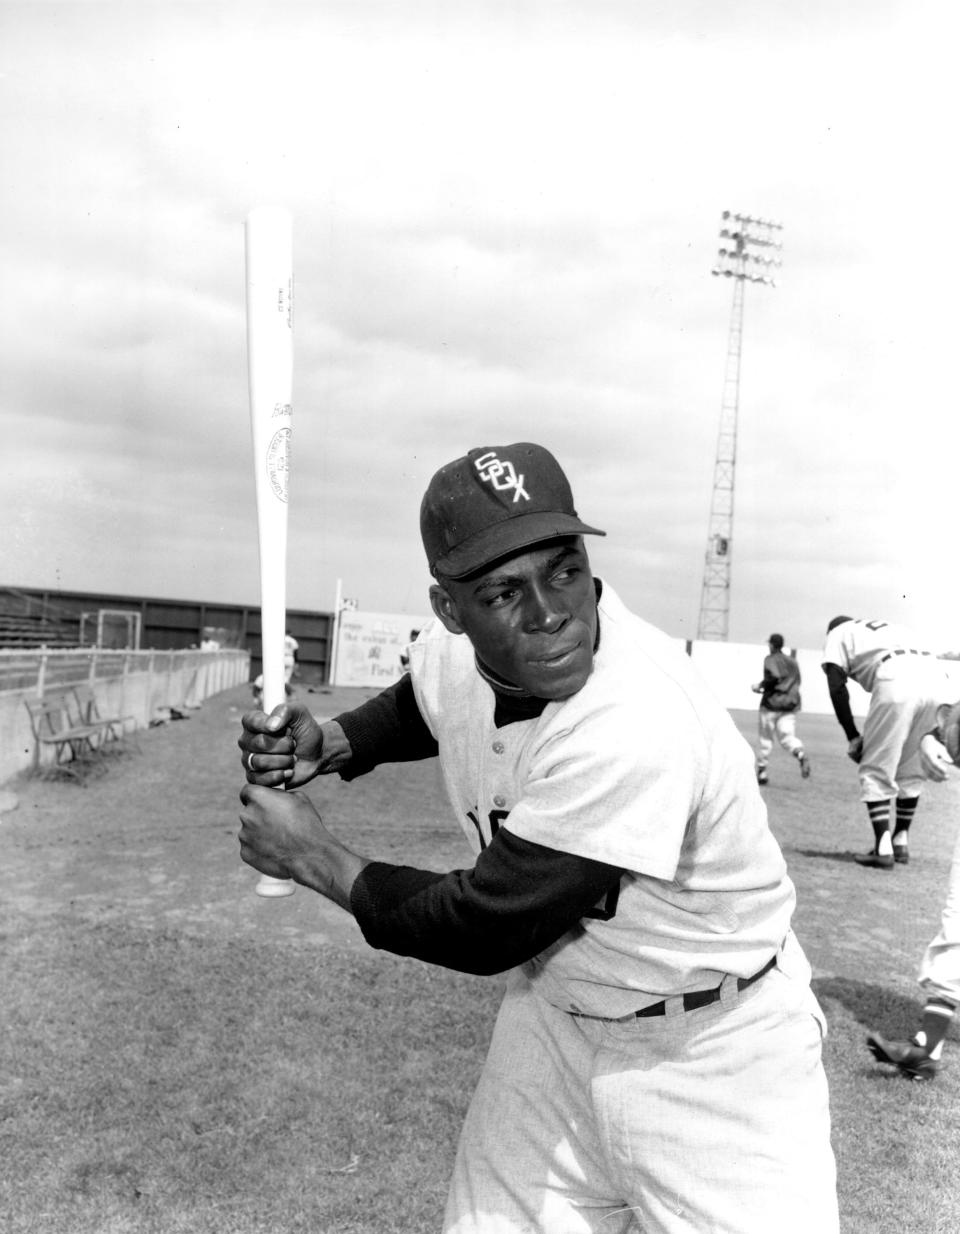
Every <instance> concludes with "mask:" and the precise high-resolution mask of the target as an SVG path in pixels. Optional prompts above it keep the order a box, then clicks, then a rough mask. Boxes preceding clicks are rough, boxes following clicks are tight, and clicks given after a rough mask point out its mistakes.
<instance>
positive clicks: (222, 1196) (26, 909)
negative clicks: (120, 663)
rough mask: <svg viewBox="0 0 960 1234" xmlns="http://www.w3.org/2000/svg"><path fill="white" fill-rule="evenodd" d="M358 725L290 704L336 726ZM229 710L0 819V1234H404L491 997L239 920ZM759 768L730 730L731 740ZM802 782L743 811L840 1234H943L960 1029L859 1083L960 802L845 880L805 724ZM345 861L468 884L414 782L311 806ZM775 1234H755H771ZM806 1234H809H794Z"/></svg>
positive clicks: (25, 801)
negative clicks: (775, 913) (816, 1094)
mask: <svg viewBox="0 0 960 1234" xmlns="http://www.w3.org/2000/svg"><path fill="white" fill-rule="evenodd" d="M363 697H365V694H364V692H358V691H352V692H351V691H336V692H334V693H333V694H326V693H318V694H310V695H307V696H306V697H305V701H307V703H308V704H309V705H311V706H312V707H313V709H314V710H315V711H316V712H317V713H318V714H325V715H332V714H335V712H336V711H338V710H341V709H343V708H344V707H345V706H349V705H353V704H354V703H355V702H357V701H360V700H361V699H362V698H363ZM248 698H249V696H248V693H247V691H246V690H245V689H238V690H234V691H229V692H227V693H225V694H223V695H220V696H218V697H217V698H214V699H211V700H208V702H207V703H206V704H205V705H204V707H203V709H202V710H200V711H197V712H192V713H190V719H189V720H186V721H182V722H178V723H174V724H169V725H166V726H164V727H162V728H157V729H151V730H149V731H148V732H147V733H145V734H143V754H142V755H141V756H137V755H130V756H125V757H122V758H118V759H116V760H113V761H112V764H111V766H110V769H109V771H108V773H107V774H106V775H104V776H102V777H101V778H99V779H96V780H93V781H91V782H90V783H89V785H88V786H87V787H77V786H76V785H74V784H71V783H59V782H25V783H22V784H17V785H14V786H13V787H14V788H15V791H16V792H17V794H18V796H19V797H20V804H19V807H18V808H17V809H16V810H15V811H14V812H12V813H9V814H6V815H4V816H3V817H2V819H0V852H2V857H3V860H2V863H0V931H2V941H3V949H2V959H0V1017H2V1026H3V1035H2V1040H0V1228H2V1230H3V1231H4V1234H127V1232H133V1231H136V1232H138V1234H140V1232H144V1234H181V1232H182V1234H187V1232H188V1231H189V1232H190V1234H267V1232H274V1231H276V1232H278V1234H280V1232H284V1234H288V1232H289V1234H293V1232H300V1231H303V1232H304V1234H306V1232H307V1231H309V1232H310V1234H390V1232H392V1231H396V1232H397V1234H421V1232H423V1234H427V1232H433V1231H436V1230H437V1229H438V1226H439V1217H440V1213H441V1211H442V1205H443V1197H444V1191H445V1186H446V1179H447V1176H448V1173H449V1169H450V1165H451V1161H452V1156H453V1151H454V1147H455V1141H456V1135H457V1130H458V1127H459V1124H460V1121H461V1118H462V1115H463V1112H464V1110H465V1108H466V1103H467V1100H468V1098H469V1094H470V1090H471V1088H472V1085H473V1083H474V1080H475V1078H476V1076H477V1073H478V1070H479V1067H480V1064H481V1061H482V1058H483V1053H484V1048H485V1043H486V1039H487V1035H488V1033H489V1029H490V1025H491V1022H492V1018H493V1015H494V1012H495V1009H496V1004H497V1001H498V997H499V992H500V988H501V983H500V980H499V979H480V978H471V977H464V976H460V975H457V974H454V973H449V972H445V971H440V970H434V969H430V968H428V967H426V966H424V965H421V964H418V963H416V962H414V961H408V960H403V959H399V958H396V957H392V956H389V955H386V954H380V953H375V952H372V951H370V950H369V949H367V948H366V947H365V945H364V944H363V942H362V940H361V939H360V937H359V933H358V931H357V930H356V928H355V926H354V924H353V922H352V919H350V918H349V917H348V916H347V915H346V914H345V913H342V912H341V911H340V910H339V909H336V908H334V907H332V906H331V905H328V904H327V903H325V902H324V901H322V900H320V899H319V898H318V897H316V896H314V895H312V894H311V893H308V892H306V891H304V890H302V889H301V890H299V891H298V893H297V894H296V895H295V896H293V897H292V898H290V899H288V900H283V901H265V900H261V899H259V898H258V897H256V896H255V895H254V894H253V886H254V882H255V876H254V874H253V873H252V871H250V870H249V869H247V868H246V867H244V866H243V865H242V864H241V863H240V861H239V857H238V850H237V844H236V828H237V824H236V815H237V792H238V790H239V787H240V776H239V774H238V771H239V764H238V761H237V751H236V745H235V742H236V736H237V726H238V719H239V715H240V713H241V711H242V710H243V709H244V708H245V707H246V706H247V703H248ZM735 718H736V720H737V722H738V724H740V725H741V727H742V728H743V731H744V732H745V734H746V735H747V736H748V737H749V738H750V739H751V741H752V739H753V726H754V716H753V714H747V713H743V714H738V715H737V716H736V717H735ZM800 731H801V733H802V735H803V736H804V738H805V740H806V741H807V744H808V748H809V752H810V754H811V756H812V761H813V775H812V777H811V779H810V780H809V781H802V780H801V779H800V776H799V772H798V768H797V765H796V763H795V762H794V761H793V760H791V759H788V758H787V757H786V756H785V755H783V753H782V752H781V751H779V750H777V751H775V753H774V757H773V760H772V763H771V783H770V785H769V787H768V788H767V789H765V790H764V791H765V795H766V799H767V802H768V805H769V809H770V817H771V822H772V825H773V828H774V831H775V832H776V834H777V836H778V838H779V840H780V842H781V844H782V846H783V849H784V852H785V855H786V858H787V862H788V864H789V867H790V871H791V874H792V877H793V879H794V881H795V883H796V885H797V891H798V910H797V915H796V918H795V927H796V930H797V933H798V935H799V937H800V940H801V942H802V943H803V945H804V946H805V948H806V950H807V953H808V955H809V956H810V959H811V962H812V963H813V966H814V971H815V988H816V992H817V994H818V996H819V998H820V1000H821V1002H822V1004H823V1006H824V1009H825V1011H826V1013H827V1018H828V1021H829V1024H830V1034H829V1037H828V1041H827V1044H826V1049H825V1061H826V1067H827V1072H828V1075H829V1078H830V1082H831V1095H832V1108H833V1121H834V1145H835V1149H836V1153H837V1160H838V1166H839V1171H840V1198H841V1212H842V1219H843V1220H842V1228H843V1230H844V1234H956V1231H958V1230H960V1184H958V1178H960V1147H958V1137H957V1134H956V1126H957V1115H956V1111H957V1109H958V1108H960V1049H958V1048H957V1036H958V1034H957V1030H956V1028H954V1029H953V1031H952V1034H951V1038H950V1040H949V1041H948V1043H947V1047H946V1052H945V1063H944V1068H943V1070H942V1071H941V1074H940V1075H939V1077H938V1078H937V1080H936V1081H935V1082H934V1083H933V1084H929V1085H921V1084H911V1083H908V1082H907V1081H905V1080H903V1079H901V1078H900V1077H899V1076H897V1075H892V1074H890V1073H889V1071H888V1070H885V1069H882V1068H879V1067H878V1066H877V1065H876V1064H874V1063H873V1061H872V1060H871V1059H870V1057H869V1055H868V1054H867V1052H866V1050H865V1048H864V1036H865V1033H866V1031H867V1029H868V1028H870V1027H877V1028H879V1029H880V1030H881V1031H883V1032H885V1033H887V1034H889V1035H892V1036H907V1035H909V1033H910V1032H912V1030H913V1028H914V1027H915V1025H916V1019H917V1012H918V1007H919V1002H918V992H917V989H916V986H915V973H916V967H917V962H918V960H919V958H920V954H921V952H922V949H923V947H924V946H925V944H926V943H927V941H928V940H929V938H930V937H932V935H933V933H934V932H935V930H936V927H937V921H938V918H939V912H940V906H941V902H942V898H943V892H944V888H945V885H946V877H947V870H948V863H949V856H950V852H951V850H952V843H953V838H954V835H955V833H956V830H957V826H958V824H960V784H957V783H951V784H948V785H945V786H935V787H933V788H931V791H930V793H929V796H928V798H926V799H925V801H924V802H923V803H922V804H921V807H920V811H919V812H918V817H917V822H916V824H915V826H914V831H913V849H912V852H913V857H912V861H911V863H910V865H909V866H906V867H898V868H897V869H896V870H894V871H892V872H886V871H873V870H864V869H861V868H860V867H859V866H857V865H856V864H855V863H854V862H853V858H852V854H853V852H855V851H860V850H864V849H865V848H866V847H867V846H868V841H869V832H868V828H867V825H866V821H865V811H863V807H862V806H861V805H860V804H859V802H858V801H857V799H856V797H857V787H856V776H855V771H854V769H853V767H852V764H850V763H849V762H848V761H847V760H846V759H845V758H844V756H843V749H844V744H845V743H844V739H843V736H842V734H841V733H840V730H839V728H838V727H837V725H836V724H835V722H834V721H833V720H832V719H829V718H827V717H819V716H809V717H808V716H804V717H802V719H801V722H800ZM311 795H312V796H313V797H314V799H315V800H316V801H317V803H318V804H319V805H320V808H321V810H322V811H323V813H324V814H325V816H326V817H327V819H328V821H329V822H330V824H331V826H333V827H334V829H335V830H338V831H339V832H340V834H342V835H343V836H344V838H346V839H348V842H349V843H350V844H351V845H352V846H353V847H355V848H357V849H358V850H359V851H361V852H368V853H369V854H371V855H375V856H377V857H381V858H384V859H386V860H398V861H404V862H408V863H410V864H415V865H422V866H429V867H431V868H435V869H445V868H449V867H451V866H454V865H463V864H465V863H466V862H468V861H469V854H468V851H467V849H466V845H465V843H464V842H463V841H462V840H461V839H460V838H459V836H458V834H456V833H455V832H454V831H453V830H452V828H451V826H450V824H449V822H448V813H447V809H446V806H445V803H444V801H443V798H442V794H441V791H440V785H439V779H438V775H437V769H436V766H435V765H434V764H420V765H415V766H406V767H397V768H385V769H381V770H380V771H378V772H376V773H375V774H374V775H373V776H371V777H368V778H367V779H366V780H364V781H360V782H357V783H355V784H353V785H344V784H342V783H341V782H340V781H338V780H332V781H324V782H322V783H321V784H319V785H317V786H316V788H315V789H311ZM772 1234H775V1232H772ZM811 1234H817V1232H816V1231H813V1230H812V1231H811Z"/></svg>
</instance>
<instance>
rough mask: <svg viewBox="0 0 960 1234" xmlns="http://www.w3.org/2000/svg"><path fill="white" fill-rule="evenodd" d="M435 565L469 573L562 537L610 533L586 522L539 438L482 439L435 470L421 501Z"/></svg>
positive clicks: (455, 575) (437, 569) (453, 574)
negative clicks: (488, 442) (494, 442)
mask: <svg viewBox="0 0 960 1234" xmlns="http://www.w3.org/2000/svg"><path fill="white" fill-rule="evenodd" d="M420 534H421V536H422V537H423V547H424V549H425V550H426V554H427V563H428V565H429V566H430V570H431V572H432V573H433V574H434V575H436V577H438V578H439V577H440V576H441V575H443V576H445V577H446V578H451V579H461V578H466V577H467V576H468V575H470V574H473V573H476V572H477V571H478V570H480V569H481V568H482V567H483V566H485V565H488V564H489V563H490V562H492V561H497V560H500V559H502V558H505V557H507V556H509V555H510V554H512V553H517V552H520V551H521V550H522V549H526V548H529V547H531V546H532V545H534V544H539V543H541V542H542V541H544V540H555V539H557V538H558V537H560V536H584V535H587V536H590V535H593V536H602V535H603V532H602V531H599V530H598V529H597V528H596V527H589V526H587V524H586V523H584V522H583V521H582V519H581V518H580V516H579V515H578V514H577V511H576V510H575V508H574V505H573V493H571V491H570V483H569V481H568V480H567V477H566V476H565V475H564V474H563V469H562V467H561V466H560V464H559V463H558V462H557V460H556V459H555V458H554V457H553V455H552V454H551V453H550V451H549V450H545V449H544V448H543V446H538V445H536V444H535V443H534V442H531V441H515V442H514V443H513V444H512V445H506V446H475V447H474V448H473V449H472V450H469V451H468V452H467V454H466V455H465V456H463V457H462V458H458V459H454V460H453V462H452V463H447V465H446V466H445V467H441V468H440V470H439V471H438V472H436V474H435V475H434V477H433V479H432V480H431V481H430V484H429V485H428V487H427V491H426V492H425V493H424V495H423V501H422V502H421V504H420Z"/></svg>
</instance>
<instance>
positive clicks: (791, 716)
mask: <svg viewBox="0 0 960 1234" xmlns="http://www.w3.org/2000/svg"><path fill="white" fill-rule="evenodd" d="M767 646H768V647H769V648H770V654H769V655H768V656H765V657H764V661H763V680H762V681H758V682H757V684H756V685H755V686H753V687H752V689H753V692H754V693H755V694H761V695H762V696H763V697H762V698H761V699H760V711H759V717H760V718H759V734H760V736H759V741H758V744H757V783H758V784H766V783H767V766H768V764H769V762H770V754H771V753H772V751H773V743H774V740H775V739H776V740H777V741H779V742H780V745H781V746H782V747H783V748H784V750H786V752H787V753H788V754H792V755H793V757H794V758H795V759H796V760H797V761H798V762H799V764H800V774H801V775H802V776H803V778H804V779H805V780H806V779H807V778H808V777H809V775H810V760H809V759H808V758H807V756H806V753H805V752H804V748H803V742H802V741H801V740H800V738H799V737H798V736H797V732H796V720H797V712H798V711H799V710H800V668H799V665H798V664H797V662H796V660H795V659H794V658H793V656H791V655H787V653H786V652H785V651H784V650H783V635H782V634H771V635H770V637H769V639H768V640H767Z"/></svg>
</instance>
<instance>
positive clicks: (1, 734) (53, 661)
mask: <svg viewBox="0 0 960 1234" xmlns="http://www.w3.org/2000/svg"><path fill="white" fill-rule="evenodd" d="M249 680H250V653H249V652H248V651H241V650H236V649H223V650H220V651H196V650H193V649H190V650H186V651H109V650H103V649H99V648H94V647H90V648H81V649H78V650H69V651H56V650H47V649H45V648H39V649H37V650H16V651H0V784H3V783H5V782H6V781H7V780H9V779H11V778H12V777H13V776H15V775H18V774H19V773H22V772H29V771H32V770H34V769H35V768H36V767H37V766H40V765H42V762H43V761H45V760H46V759H49V758H51V757H52V754H51V752H50V751H49V750H46V751H42V752H41V751H39V750H38V749H37V747H36V742H35V740H34V736H33V730H32V729H31V727H30V716H29V713H28V712H27V708H26V707H25V706H24V700H25V699H27V698H42V697H44V695H46V694H52V693H56V692H62V691H64V690H69V689H70V687H71V686H77V685H85V686H89V687H90V688H91V689H92V690H93V692H94V696H95V698H96V700H97V706H98V707H99V710H100V712H101V713H102V714H104V715H123V716H130V717H131V718H132V720H133V722H134V724H135V725H136V727H137V728H146V727H148V726H149V724H150V722H151V721H155V720H157V719H163V718H164V717H165V715H169V709H170V708H171V707H173V708H178V709H179V708H187V709H190V708H196V707H199V706H201V705H202V704H203V702H204V700H205V699H208V698H210V697H211V696H212V695H214V694H219V693H220V692H221V691H222V690H229V689H231V688H232V687H233V686H237V685H241V684H242V683H243V682H245V681H249Z"/></svg>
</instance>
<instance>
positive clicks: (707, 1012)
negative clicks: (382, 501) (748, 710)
mask: <svg viewBox="0 0 960 1234" xmlns="http://www.w3.org/2000/svg"><path fill="white" fill-rule="evenodd" d="M421 532H422V538H423V544H424V547H425V549H426V555H427V562H428V565H429V568H430V571H431V573H432V574H433V577H434V580H435V581H434V583H433V585H432V586H431V588H430V602H431V605H432V608H433V613H434V617H433V619H432V620H431V622H430V623H429V624H428V625H427V626H426V627H425V628H424V629H423V630H422V631H421V633H420V635H419V637H418V638H417V640H416V642H415V643H414V644H413V645H412V647H411V649H410V671H409V675H407V676H404V677H403V678H402V679H401V681H400V682H399V683H398V684H397V685H395V686H393V687H391V688H390V689H388V690H386V691H384V693H382V694H380V695H379V696H377V697H376V698H374V699H372V700H370V701H368V702H367V703H365V704H364V705H363V706H361V707H359V708H357V709H356V710H354V711H350V712H347V713H345V714H343V715H341V716H339V717H337V719H335V720H331V721H327V722H325V723H323V724H318V723H317V722H316V721H315V720H314V719H313V717H312V716H311V715H310V714H309V712H308V711H306V709H304V708H302V707H298V706H289V705H288V706H284V707H281V708H279V709H277V711H276V713H275V714H274V715H273V716H271V717H269V718H268V717H267V716H266V715H264V714H263V712H251V713H249V714H247V715H245V716H244V718H243V734H242V737H241V739H240V746H241V749H242V750H243V760H244V768H245V770H246V773H247V780H248V784H247V785H246V786H245V788H244V790H243V792H242V794H241V799H242V802H243V810H242V813H241V821H242V826H241V831H240V845H241V855H242V857H243V859H244V860H245V861H247V862H248V863H249V864H251V865H252V866H254V867H255V868H256V869H258V870H260V871H262V872H264V873H266V874H270V875H273V876H274V877H282V878H288V877H289V878H293V879H295V880H296V881H297V882H299V883H302V884H303V885H304V886H306V887H311V888H313V889H314V890H315V891H318V892H320V894H321V895H324V896H327V897H328V898H329V899H331V900H333V901H334V902H335V903H337V904H339V905H341V906H342V907H343V908H345V909H347V910H348V911H350V912H352V913H353V914H354V916H355V917H356V919H357V921H358V922H359V925H360V928H361V929H362V931H363V934H364V937H365V938H366V939H367V941H368V942H369V943H370V944H371V945H372V946H373V947H378V948H383V949H385V950H388V951H392V952H395V953H397V954H399V955H408V956H416V957H418V958H419V959H421V960H424V961H427V962H428V963H431V964H439V965H443V966H445V967H448V968H452V969H457V970H460V971H464V972H471V973H487V974H489V973H508V977H507V986H506V993H505V996H504V999H503V1003H502V1006H501V1009H500V1013H499V1016H498V1019H497V1023H496V1026H495V1028H494V1032H493V1037H492V1041H491V1043H490V1048H489V1053H488V1057H487V1060H486V1063H485V1066H484V1070H483V1073H482V1076H481V1078H480V1081H479V1084H478V1086H477V1089H476V1091H475V1093H474V1095H473V1099H472V1101H471V1104H470V1108H469V1111H468V1113H467V1116H466V1120H465V1123H464V1126H463V1129H462V1133H461V1137H460V1143H459V1147H458V1151H457V1156H456V1163H455V1166H454V1174H453V1179H452V1182H451V1185H450V1191H449V1196H448V1201H447V1209H446V1217H445V1222H444V1230H445V1231H446V1234H521V1232H522V1234H533V1232H541V1234H590V1232H592V1234H601V1232H602V1234H626V1232H627V1231H637V1230H643V1231H644V1234H657V1232H662V1234H680V1232H681V1231H682V1232H684V1234H694V1232H696V1234H702V1232H703V1231H705V1230H724V1231H727V1234H770V1231H772V1230H776V1231H778V1234H800V1231H803V1234H809V1231H811V1230H816V1231H817V1234H831V1231H836V1230H837V1203H836V1185H835V1168H834V1159H833V1153H832V1151H831V1146H830V1121H829V1111H828V1095H827V1083H826V1077H825V1075H824V1071H823V1067H822V1061H821V1042H822V1038H823V1034H824V1032H825V1024H824V1019H823V1015H822V1013H821V1011H820V1008H819V1006H818V1005H817V1002H816V1000H815V998H814V996H813V994H812V992H811V990H810V985H809V977H810V970H809V966H808V964H807V961H806V958H805V956H804V954H803V952H802V950H801V948H800V946H799V944H798V942H797V940H796V939H795V937H794V935H793V933H792V932H791V928H790V921H791V915H792V913H793V909H794V903H795V892H794V888H793V884H792V883H791V881H790V879H789V878H788V877H787V872H786V867H785V864H784V860H783V856H782V854H781V852H780V849H779V847H778V845H777V843H776V840H775V839H774V837H773V835H772V833H771V831H770V829H769V827H768V824H767V816H766V810H765V807H764V804H763V801H762V799H761V797H760V791H759V789H758V787H757V784H756V779H755V776H754V769H753V757H752V754H751V750H750V747H749V745H748V744H747V742H746V741H744V739H743V738H742V737H741V736H740V735H739V733H738V732H737V730H736V728H735V726H734V724H733V722H732V720H731V718H730V716H729V715H728V713H727V712H726V710H725V709H724V708H723V707H721V706H720V704H719V703H718V702H716V701H715V699H714V698H713V696H712V694H711V692H710V691H709V690H708V689H707V688H706V687H705V685H704V684H703V682H702V681H701V680H700V678H699V676H698V675H697V673H696V671H695V669H694V668H693V666H692V664H691V661H690V660H689V658H688V657H687V656H686V655H684V654H683V652H682V650H680V649H678V648H676V647H675V646H674V644H673V643H672V641H671V640H670V639H668V638H667V637H666V636H665V635H664V634H662V633H661V632H660V631H659V630H656V629H654V628H653V627H652V626H650V625H648V624H647V623H646V622H645V621H643V620H641V619H640V618H639V617H637V616H634V615H633V614H632V613H630V612H629V611H628V610H627V609H626V607H625V606H624V605H623V603H622V602H621V600H620V599H619V597H618V596H617V594H616V592H615V591H614V590H613V588H612V587H610V585H609V584H608V583H606V582H601V581H600V580H599V579H597V578H594V576H593V574H592V572H591V569H590V561H589V558H588V556H587V552H586V549H585V547H584V539H583V537H584V536H590V535H602V534H603V533H602V532H598V531H597V530H596V528H594V527H590V526H588V525H586V524H585V523H583V522H582V521H581V520H580V518H579V516H578V515H577V512H576V510H575V509H574V504H573V497H572V494H571V491H570V486H569V484H568V482H567V479H566V476H565V475H564V473H563V472H562V470H561V469H560V467H559V465H558V463H557V462H556V460H555V459H554V457H553V456H552V455H551V454H550V453H548V452H547V451H546V450H544V449H543V448H541V447H540V446H536V445H531V444H528V443H520V444H515V445H509V446H491V447H486V448H482V449H475V450H471V451H470V452H469V453H468V454H467V455H466V456H465V457H463V458H459V459H457V460H455V461H454V462H452V463H450V464H448V465H447V466H445V467H442V468H441V469H440V470H439V471H438V472H437V473H436V475H435V476H434V477H433V479H432V480H431V482H430V485H429V487H428V489H427V492H426V495H425V497H424V500H423V503H422V508H421ZM434 756H438V757H439V759H440V765H441V769H442V772H443V777H444V781H445V784H446V789H447V793H448V796H449V799H450V807H451V810H452V813H453V816H454V818H455V819H456V821H457V822H458V823H459V825H460V826H461V827H462V828H463V830H464V831H465V833H466V834H467V836H468V838H469V840H470V841H471V843H472V845H473V848H474V851H475V852H476V860H475V863H474V864H473V865H472V866H471V867H470V868H469V869H462V870H454V871H451V872H449V873H447V874H438V873H434V872H431V871H427V870H418V869H411V868H409V867H406V866H398V865H393V864H388V863H385V862H380V861H376V860H371V859H370V858H368V857H365V856H360V855H358V854H356V853H354V852H352V851H351V850H350V849H348V848H347V847H346V846H345V845H344V844H343V843H342V842H341V841H340V840H339V839H337V838H336V837H335V836H334V835H333V834H331V832H330V831H328V830H327V828H326V826H325V825H324V823H323V822H322V821H321V819H320V817H319V815H318V813H317V811H316V810H315V808H314V807H313V805H312V804H311V802H310V799H309V798H308V797H307V796H305V795H304V794H303V793H302V792H298V791H287V792H278V791H276V787H277V786H280V785H282V784H286V786H287V788H288V789H289V790H297V789H301V788H302V787H303V786H304V785H305V784H307V783H308V782H309V781H310V780H311V779H313V777H314V776H316V775H325V774H330V773H332V772H336V773H338V774H339V775H340V776H341V777H342V778H343V779H345V780H352V779H353V778H355V777H356V776H360V775H363V774H365V773H367V772H370V771H372V770H373V768H374V767H376V766H377V765H378V764H380V763H384V762H391V761H400V760H407V759H420V758H428V757H434Z"/></svg>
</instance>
